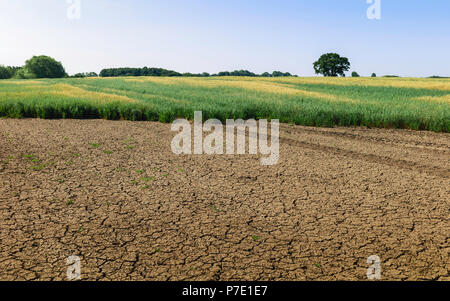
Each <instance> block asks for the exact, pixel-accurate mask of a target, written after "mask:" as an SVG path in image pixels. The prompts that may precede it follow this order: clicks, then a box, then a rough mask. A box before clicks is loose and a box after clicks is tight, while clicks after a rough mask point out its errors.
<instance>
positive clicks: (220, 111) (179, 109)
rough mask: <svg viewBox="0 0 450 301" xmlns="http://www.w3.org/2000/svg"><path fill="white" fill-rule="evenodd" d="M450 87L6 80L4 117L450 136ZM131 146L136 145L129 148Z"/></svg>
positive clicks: (1, 92)
mask: <svg viewBox="0 0 450 301" xmlns="http://www.w3.org/2000/svg"><path fill="white" fill-rule="evenodd" d="M449 95H450V79H419V78H301V77H299V78H295V77H289V78H247V77H221V78H218V77H211V78H165V77H123V78H85V79H47V80H33V81H26V80H1V81H0V117H10V118H26V117H37V118H104V119H112V120H120V119H127V120H149V121H161V122H171V121H173V120H174V119H176V118H187V119H193V115H194V111H196V110H199V111H202V112H203V117H204V118H205V119H209V118H216V119H219V120H221V121H225V120H226V119H239V118H242V119H250V118H255V119H262V118H264V119H279V120H280V121H281V122H285V123H291V124H299V125H307V126H322V127H332V126H369V127H379V128H408V129H414V130H431V131H436V132H450V96H449ZM129 145H131V143H129Z"/></svg>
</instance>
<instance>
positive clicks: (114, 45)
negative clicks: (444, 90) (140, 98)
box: [0, 0, 450, 76]
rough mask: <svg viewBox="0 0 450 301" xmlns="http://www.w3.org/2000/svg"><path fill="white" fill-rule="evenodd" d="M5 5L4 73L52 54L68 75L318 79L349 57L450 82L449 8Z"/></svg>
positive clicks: (412, 2) (213, 0) (116, 2)
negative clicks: (133, 71)
mask: <svg viewBox="0 0 450 301" xmlns="http://www.w3.org/2000/svg"><path fill="white" fill-rule="evenodd" d="M381 5H382V7H381V9H382V10H381V13H382V15H381V20H369V19H368V18H367V15H366V11H367V8H368V7H369V4H367V3H366V0H308V1H307V0H273V1H269V0H226V1H223V0H81V8H82V10H81V18H80V19H79V20H69V18H68V17H67V8H68V7H69V4H67V2H66V0H39V1H36V0H0V43H1V46H0V64H3V65H23V64H24V62H25V60H26V59H28V58H30V57H31V56H33V55H39V54H46V55H50V56H52V57H54V58H56V59H57V60H60V61H62V62H63V64H64V66H65V67H66V70H67V71H68V72H69V73H70V74H73V73H76V72H84V71H96V72H99V71H100V70H101V69H102V68H105V67H120V66H129V67H143V66H150V67H162V68H167V69H173V70H177V71H180V72H188V71H189V72H203V71H206V72H210V73H215V72H218V71H224V70H234V69H248V70H251V71H253V72H258V73H261V72H264V71H273V70H281V71H288V72H291V73H295V74H298V75H300V76H310V75H314V71H313V68H312V63H313V62H314V61H315V60H316V59H317V58H318V57H319V56H320V55H321V54H323V53H326V52H338V53H339V54H341V55H344V56H346V57H348V58H349V59H350V61H351V63H352V68H351V71H353V70H355V71H358V72H359V73H360V74H361V75H365V76H367V75H370V74H371V73H372V72H376V73H377V74H378V75H385V74H397V75H401V76H430V75H448V76H450V56H449V54H450V1H449V0H428V1H427V0H381Z"/></svg>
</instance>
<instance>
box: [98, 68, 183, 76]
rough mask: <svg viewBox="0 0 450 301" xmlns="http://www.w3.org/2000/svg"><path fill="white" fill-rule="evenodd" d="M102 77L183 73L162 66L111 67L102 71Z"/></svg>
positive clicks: (174, 74)
mask: <svg viewBox="0 0 450 301" xmlns="http://www.w3.org/2000/svg"><path fill="white" fill-rule="evenodd" d="M100 76H101V77H118V76H181V73H178V72H176V71H172V70H166V69H162V68H147V67H144V68H110V69H103V70H102V71H101V72H100Z"/></svg>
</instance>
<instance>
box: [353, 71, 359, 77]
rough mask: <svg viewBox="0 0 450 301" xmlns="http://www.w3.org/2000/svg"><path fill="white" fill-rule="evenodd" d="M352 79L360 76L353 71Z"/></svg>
mask: <svg viewBox="0 0 450 301" xmlns="http://www.w3.org/2000/svg"><path fill="white" fill-rule="evenodd" d="M352 77H360V76H359V74H358V72H356V71H353V72H352Z"/></svg>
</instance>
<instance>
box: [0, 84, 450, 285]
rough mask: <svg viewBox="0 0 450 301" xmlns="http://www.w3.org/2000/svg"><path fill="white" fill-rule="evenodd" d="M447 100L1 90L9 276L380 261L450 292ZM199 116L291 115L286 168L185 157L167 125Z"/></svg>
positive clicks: (284, 140) (398, 275) (361, 273)
mask: <svg viewBox="0 0 450 301" xmlns="http://www.w3.org/2000/svg"><path fill="white" fill-rule="evenodd" d="M449 97H450V80H445V79H412V78H411V79H404V78H356V79H355V78H333V79H331V78H295V77H289V78H243V77H239V78H237V77H227V78H223V77H222V78H219V77H213V78H181V77H180V78H169V77H125V78H84V79H58V80H57V79H55V80H50V79H47V80H3V81H0V116H1V117H4V118H0V242H1V244H0V254H1V256H0V257H1V260H0V280H66V279H67V277H68V276H67V264H68V263H67V258H69V256H74V255H75V256H77V257H78V258H79V259H80V262H81V267H82V276H81V277H82V278H81V279H82V280H165V281H177V280H206V281H211V280H228V281H231V280H241V281H242V280H270V281H273V280H277V281H278V280H294V281H297V280H366V279H367V271H368V267H369V265H368V258H370V257H372V256H378V258H379V259H380V266H381V267H382V278H381V279H382V280H450V259H449V254H450V252H449V251H450V249H449V246H450V244H449V237H450V231H449V215H448V213H449V211H450V202H449V200H450V191H449V189H448V187H450V161H449V160H448V158H449V156H450V134H449V132H450V125H449V120H450V110H449V109H450V108H449V107H450V98H449ZM194 110H200V111H203V116H204V118H218V119H220V120H222V121H223V120H224V119H227V118H232V119H233V118H234V119H237V118H243V119H249V118H257V119H258V118H272V119H273V118H277V119H280V121H281V122H283V123H282V124H280V131H279V142H280V143H279V144H280V145H279V151H280V152H279V161H278V163H277V164H275V165H273V166H262V165H261V163H260V159H261V156H262V155H254V154H243V155H206V154H205V155H176V154H175V153H174V152H173V151H172V148H171V146H172V140H173V137H174V135H175V133H174V132H172V131H171V125H170V124H169V123H168V122H170V121H171V120H173V119H175V118H177V117H187V118H193V113H194ZM28 117H30V118H28ZM35 117H38V118H41V119H36V118H35ZM104 119H112V120H104ZM121 119H125V120H121ZM136 121H139V122H136ZM157 121H161V122H157ZM296 124H297V125H296ZM311 126H316V127H311ZM348 126H352V127H348ZM353 126H361V127H353ZM363 126H368V127H370V128H367V127H363ZM331 127H333V128H331ZM374 127H377V128H374ZM397 128H402V129H397ZM417 130H427V131H417Z"/></svg>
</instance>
